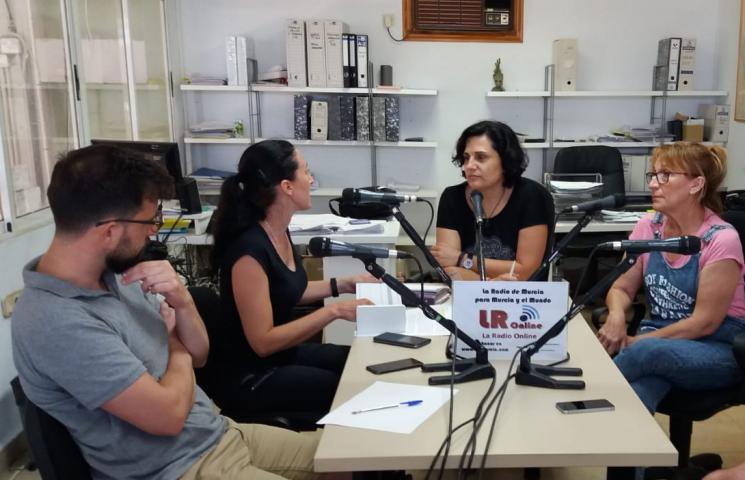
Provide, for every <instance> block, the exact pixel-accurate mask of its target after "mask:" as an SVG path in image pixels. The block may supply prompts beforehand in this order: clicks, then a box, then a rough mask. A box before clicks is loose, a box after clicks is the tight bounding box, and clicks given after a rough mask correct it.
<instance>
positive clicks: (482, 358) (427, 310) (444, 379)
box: [356, 255, 496, 385]
mask: <svg viewBox="0 0 745 480" xmlns="http://www.w3.org/2000/svg"><path fill="white" fill-rule="evenodd" d="M356 258H358V259H359V260H362V262H363V263H364V264H365V269H366V270H367V271H368V272H370V274H371V275H372V276H373V277H375V278H377V279H379V280H381V281H382V282H383V283H385V284H386V285H388V286H389V287H390V288H391V290H393V291H394V292H396V293H398V294H399V295H401V299H402V300H403V301H404V303H408V304H409V305H416V306H417V307H419V308H420V309H421V310H422V312H424V314H425V315H426V316H427V318H429V319H431V320H434V321H435V322H437V323H439V324H440V325H442V326H443V327H445V329H447V330H448V331H449V332H451V333H453V334H454V335H456V336H457V337H458V338H459V339H460V340H461V341H462V342H463V343H465V344H466V345H468V346H469V347H471V348H472V349H473V351H474V352H476V359H475V364H471V365H469V368H468V369H467V370H468V371H464V372H461V373H459V374H458V375H457V376H456V380H455V381H456V382H463V381H470V380H480V379H482V378H490V377H492V376H494V375H495V374H496V371H495V370H494V367H492V365H491V364H490V363H489V351H488V350H487V349H486V347H484V346H483V345H482V344H481V343H479V342H478V341H476V340H474V339H473V338H471V337H470V336H469V335H468V334H467V333H466V332H464V331H463V330H461V329H459V328H458V327H457V325H456V324H455V322H454V321H452V320H450V319H447V318H445V317H443V316H442V315H440V314H439V313H437V311H436V310H435V309H434V308H432V307H431V306H429V305H427V304H426V303H425V302H424V301H422V299H421V298H419V296H418V295H417V294H416V293H414V292H412V291H411V290H409V288H408V287H406V285H404V284H403V283H401V282H400V281H399V280H398V279H396V278H394V277H392V276H391V275H389V274H388V273H386V271H385V269H383V267H381V266H380V265H378V264H377V263H375V258H373V257H369V256H368V257H365V256H361V255H360V256H357V257H356ZM450 378H451V377H449V376H440V377H430V379H429V384H430V385H441V384H446V383H449V382H450Z"/></svg>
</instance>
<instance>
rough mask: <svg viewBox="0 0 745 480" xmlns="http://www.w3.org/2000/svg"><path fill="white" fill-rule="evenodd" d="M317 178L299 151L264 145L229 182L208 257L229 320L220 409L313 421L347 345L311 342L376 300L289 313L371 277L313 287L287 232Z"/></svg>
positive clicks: (282, 144) (328, 397) (221, 356)
mask: <svg viewBox="0 0 745 480" xmlns="http://www.w3.org/2000/svg"><path fill="white" fill-rule="evenodd" d="M312 182H313V177H312V176H311V174H310V172H309V170H308V165H307V163H306V161H305V158H303V154H302V153H301V152H300V151H298V150H297V149H295V148H294V147H293V145H292V144H290V143H289V142H286V141H284V140H265V141H262V142H259V143H257V144H254V145H251V146H250V147H248V148H247V149H246V150H245V151H244V152H243V155H242V156H241V159H240V163H239V165H238V173H237V174H236V175H234V176H232V177H230V178H228V179H227V180H226V181H225V183H224V184H223V187H222V190H221V192H220V203H219V206H218V208H217V211H216V212H215V219H214V229H213V233H214V240H215V243H214V249H213V251H212V265H213V268H215V269H216V270H218V271H219V277H220V295H221V299H222V306H223V319H222V320H223V323H224V325H222V327H223V328H222V334H221V342H220V343H221V344H222V345H221V346H220V351H219V352H217V351H216V352H214V358H215V359H216V361H217V362H219V363H220V364H221V368H220V370H222V374H223V375H225V378H223V379H221V382H220V383H221V384H222V385H221V387H220V390H221V394H220V395H219V397H221V398H217V399H215V400H216V402H217V403H218V405H223V404H225V403H226V402H229V403H230V404H232V405H236V402H240V404H239V405H240V408H241V409H242V410H243V411H246V410H249V411H256V412H293V413H296V412H308V413H309V415H313V414H314V413H324V412H327V411H328V410H329V408H330V406H331V401H332V400H333V397H334V393H335V392H336V387H337V385H338V383H339V377H340V375H341V371H342V369H343V368H344V363H345V361H346V358H347V354H348V352H349V347H347V346H340V345H332V344H317V343H305V342H306V340H308V339H309V338H311V337H313V336H314V335H316V334H317V333H319V332H320V331H321V330H323V328H324V327H325V326H326V325H328V324H329V323H331V322H332V321H334V320H336V319H338V318H341V319H345V320H349V321H354V320H355V319H356V310H357V306H358V305H366V304H370V302H369V301H367V300H347V301H340V302H336V303H332V304H330V305H326V306H324V307H322V308H320V309H318V310H316V311H314V312H312V313H310V314H308V315H305V316H303V317H300V318H297V319H293V309H294V308H295V306H296V305H299V304H304V303H312V302H316V301H318V300H320V299H323V298H326V297H330V296H337V295H339V294H340V293H354V292H355V288H356V283H357V282H358V281H363V280H371V281H372V277H371V276H369V275H367V274H364V275H360V276H357V277H347V278H339V279H338V280H337V279H333V278H332V279H331V280H319V281H308V277H307V275H306V273H305V270H304V269H303V265H302V263H301V258H300V256H299V255H298V254H297V253H296V252H295V249H294V247H293V244H292V240H291V239H290V235H289V234H288V230H287V229H288V226H289V224H290V220H291V219H292V215H293V214H294V213H295V212H297V211H301V210H307V209H309V208H310V207H311V198H310V186H311V183H312ZM247 374H251V375H247ZM246 378H249V379H250V380H249V381H245V379H246Z"/></svg>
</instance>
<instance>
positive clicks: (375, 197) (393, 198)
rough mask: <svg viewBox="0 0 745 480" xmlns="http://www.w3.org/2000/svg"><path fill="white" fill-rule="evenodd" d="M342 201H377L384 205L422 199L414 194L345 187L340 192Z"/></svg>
mask: <svg viewBox="0 0 745 480" xmlns="http://www.w3.org/2000/svg"><path fill="white" fill-rule="evenodd" d="M341 198H342V201H344V202H347V203H366V202H377V203H384V204H386V205H399V204H401V203H406V202H420V201H422V200H421V199H420V198H418V197H417V196H416V195H401V194H398V193H391V192H372V191H370V190H364V189H362V188H345V189H344V190H342V192H341Z"/></svg>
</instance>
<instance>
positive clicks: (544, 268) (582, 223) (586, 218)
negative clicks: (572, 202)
mask: <svg viewBox="0 0 745 480" xmlns="http://www.w3.org/2000/svg"><path fill="white" fill-rule="evenodd" d="M592 214H593V212H585V213H584V215H583V216H582V218H580V219H579V220H578V221H577V223H576V224H575V225H574V227H572V229H571V230H569V232H567V234H566V235H564V236H563V237H562V238H561V240H560V241H559V243H558V244H557V245H556V248H555V249H554V251H553V252H551V255H549V256H548V258H547V259H546V260H544V261H543V263H542V264H541V268H539V269H538V270H537V271H536V272H535V273H534V274H533V275H531V276H530V278H528V281H529V282H532V281H535V280H538V279H541V278H543V275H545V274H546V272H548V269H549V268H551V265H552V264H553V263H554V262H555V261H556V260H558V259H559V257H560V255H561V252H562V250H564V248H566V246H567V245H569V242H571V241H572V240H574V239H575V237H576V236H577V235H579V232H580V230H582V229H583V228H585V227H586V226H587V224H588V223H590V220H592Z"/></svg>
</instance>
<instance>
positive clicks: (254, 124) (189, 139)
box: [179, 84, 540, 198]
mask: <svg viewBox="0 0 745 480" xmlns="http://www.w3.org/2000/svg"><path fill="white" fill-rule="evenodd" d="M179 89H180V90H181V91H182V92H204V93H208V94H209V93H232V94H235V93H238V94H241V93H242V94H244V95H246V98H247V105H248V107H247V108H248V110H249V112H248V113H249V114H248V117H249V125H247V129H246V130H247V131H246V136H243V137H230V138H211V137H198V136H193V135H188V134H185V135H184V138H183V141H184V144H185V149H186V155H185V156H186V168H187V171H189V172H191V171H193V162H192V157H191V149H190V146H192V145H245V146H248V145H251V144H252V143H255V142H260V141H262V140H265V139H266V138H265V137H263V136H262V135H261V95H262V94H283V95H288V94H289V95H296V94H309V95H312V94H339V95H358V96H360V95H365V96H369V97H372V96H375V95H397V96H414V97H433V96H437V94H438V91H437V90H436V89H416V88H385V87H383V88H311V87H288V86H282V85H271V84H269V85H268V84H252V85H192V84H183V85H180V87H179ZM189 101H190V100H189V99H184V117H185V118H184V120H185V122H184V123H185V124H186V123H188V121H189V119H188V118H187V115H186V105H187V103H188V102H189ZM272 138H276V137H272ZM285 140H287V141H288V142H290V143H292V144H293V145H298V146H303V147H323V148H326V147H331V148H335V147H346V148H349V147H352V148H368V149H370V152H371V154H370V155H371V159H370V164H371V172H372V174H371V177H372V182H371V184H376V183H377V163H376V157H375V150H376V149H377V148H385V149H390V148H401V149H409V148H414V149H422V148H424V149H434V148H437V142H424V141H421V142H417V141H399V142H375V141H342V140H296V139H294V138H285ZM528 148H540V147H533V146H531V147H528ZM202 192H203V193H205V194H215V193H217V192H212V191H208V192H205V191H204V190H202ZM340 194H341V189H333V188H332V189H328V188H324V189H319V190H316V191H314V192H313V193H312V195H314V196H338V195H340ZM420 194H421V192H420ZM428 196H430V197H434V198H436V197H437V194H436V192H429V191H428Z"/></svg>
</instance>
